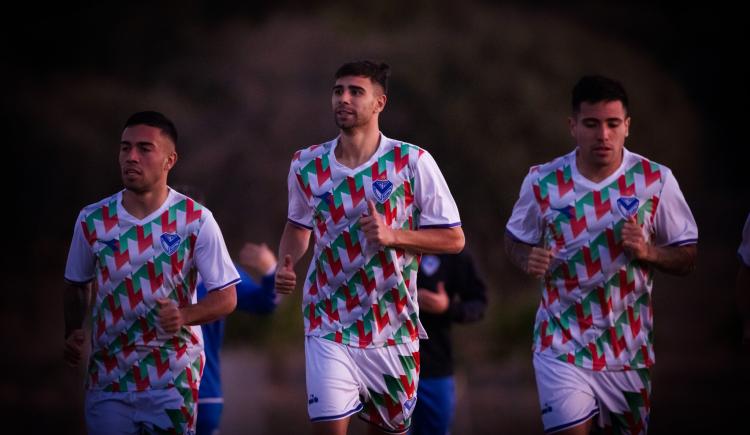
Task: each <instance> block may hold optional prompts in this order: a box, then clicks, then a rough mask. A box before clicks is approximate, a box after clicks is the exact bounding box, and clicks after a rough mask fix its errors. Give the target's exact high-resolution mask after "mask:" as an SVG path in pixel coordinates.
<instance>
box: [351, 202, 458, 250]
mask: <svg viewBox="0 0 750 435" xmlns="http://www.w3.org/2000/svg"><path fill="white" fill-rule="evenodd" d="M367 209H368V214H367V215H365V216H363V217H362V218H360V220H359V223H360V225H361V227H362V231H363V232H364V233H365V238H367V242H368V243H373V244H376V245H379V246H383V247H389V248H401V249H405V250H407V251H411V252H417V253H424V254H428V253H429V254H456V253H459V252H461V250H462V249H463V248H464V231H463V230H462V229H461V227H460V226H455V227H451V228H426V229H420V230H401V229H394V228H391V227H390V226H388V225H387V224H386V223H385V221H384V219H383V216H381V215H380V213H378V211H377V209H376V208H375V204H374V203H373V202H372V201H367Z"/></svg>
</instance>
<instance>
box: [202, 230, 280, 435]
mask: <svg viewBox="0 0 750 435" xmlns="http://www.w3.org/2000/svg"><path fill="white" fill-rule="evenodd" d="M235 266H236V267H237V272H239V274H240V279H242V281H241V282H240V283H239V284H237V310H240V311H245V312H248V313H252V314H261V315H265V314H270V313H271V312H273V310H274V309H275V308H276V293H275V292H274V273H275V272H276V256H275V255H274V254H273V252H271V250H270V249H269V248H268V246H267V245H266V244H265V243H263V244H260V245H258V244H254V243H245V246H243V248H242V250H241V251H240V255H239V261H237V262H235ZM197 291H198V299H199V300H200V298H202V297H203V296H205V295H206V288H205V287H204V286H203V284H202V283H200V284H198V289H197ZM224 322H225V319H219V320H217V321H215V322H212V323H207V324H204V325H201V329H202V332H203V347H204V349H205V353H206V365H205V367H204V368H203V378H202V379H201V385H200V390H199V392H198V422H197V426H196V435H216V434H218V433H219V423H220V421H221V414H222V411H223V410H224V396H223V394H222V390H221V363H220V361H219V353H220V350H221V345H222V342H223V340H224Z"/></svg>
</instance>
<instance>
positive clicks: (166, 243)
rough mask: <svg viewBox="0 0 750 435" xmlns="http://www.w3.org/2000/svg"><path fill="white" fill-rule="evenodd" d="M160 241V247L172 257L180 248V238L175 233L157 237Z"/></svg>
mask: <svg viewBox="0 0 750 435" xmlns="http://www.w3.org/2000/svg"><path fill="white" fill-rule="evenodd" d="M159 239H160V240H161V247H162V248H163V249H164V252H166V253H167V255H172V254H174V253H175V251H177V248H178V247H179V246H180V241H181V240H182V238H181V237H180V235H179V234H175V233H164V234H162V235H161V237H159Z"/></svg>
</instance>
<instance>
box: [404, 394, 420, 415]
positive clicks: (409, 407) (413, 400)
mask: <svg viewBox="0 0 750 435" xmlns="http://www.w3.org/2000/svg"><path fill="white" fill-rule="evenodd" d="M416 403H417V396H414V397H412V398H411V399H409V400H407V401H406V402H404V408H406V411H407V412H408V413H411V411H412V410H413V409H414V405H415V404H416Z"/></svg>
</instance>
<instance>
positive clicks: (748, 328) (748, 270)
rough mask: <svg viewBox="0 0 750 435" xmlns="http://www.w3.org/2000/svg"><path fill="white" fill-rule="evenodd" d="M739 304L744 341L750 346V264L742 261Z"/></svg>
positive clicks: (739, 273) (739, 272)
mask: <svg viewBox="0 0 750 435" xmlns="http://www.w3.org/2000/svg"><path fill="white" fill-rule="evenodd" d="M736 291H737V306H738V308H739V311H740V316H741V317H742V342H743V343H744V344H745V346H750V266H748V265H746V264H744V263H740V268H739V270H738V271H737V285H736Z"/></svg>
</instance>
